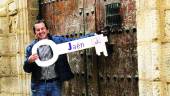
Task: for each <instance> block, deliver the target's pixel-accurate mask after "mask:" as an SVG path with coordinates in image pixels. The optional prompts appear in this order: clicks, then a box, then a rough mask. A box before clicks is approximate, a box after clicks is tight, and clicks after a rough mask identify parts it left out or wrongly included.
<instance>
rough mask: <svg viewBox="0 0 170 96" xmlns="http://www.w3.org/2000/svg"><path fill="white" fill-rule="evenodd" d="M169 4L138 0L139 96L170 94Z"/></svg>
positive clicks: (165, 95) (154, 0)
mask: <svg viewBox="0 0 170 96" xmlns="http://www.w3.org/2000/svg"><path fill="white" fill-rule="evenodd" d="M169 2H170V0H150V1H148V0H136V6H137V12H136V13H137V20H136V21H137V30H138V31H137V42H138V43H137V44H138V47H137V49H138V71H139V96H169V95H170V94H169V93H170V89H169V83H168V82H169V80H170V75H169V73H170V66H169V65H170V61H169V60H170V51H169V50H168V49H170V38H169V37H170V27H169V23H170V19H169V18H170V11H168V10H169V9H168V6H170V5H169V4H170V3H169ZM169 8H170V7H169ZM167 90H168V91H169V93H168V91H167Z"/></svg>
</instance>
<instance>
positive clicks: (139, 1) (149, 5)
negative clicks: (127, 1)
mask: <svg viewBox="0 0 170 96" xmlns="http://www.w3.org/2000/svg"><path fill="white" fill-rule="evenodd" d="M156 1H157V0H151V1H149V2H148V0H136V8H137V10H145V9H147V10H150V9H156V7H157V6H156Z"/></svg>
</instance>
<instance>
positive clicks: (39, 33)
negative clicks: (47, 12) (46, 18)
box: [34, 22, 49, 40]
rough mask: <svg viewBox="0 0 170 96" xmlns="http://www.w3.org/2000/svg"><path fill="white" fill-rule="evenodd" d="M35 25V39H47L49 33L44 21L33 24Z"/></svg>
mask: <svg viewBox="0 0 170 96" xmlns="http://www.w3.org/2000/svg"><path fill="white" fill-rule="evenodd" d="M34 26H35V36H36V37H37V39H39V40H41V39H47V38H48V36H47V34H48V33H49V31H48V29H47V28H46V27H45V24H44V23H42V22H41V23H37V24H35V25H34Z"/></svg>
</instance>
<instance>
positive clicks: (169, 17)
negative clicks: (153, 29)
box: [164, 10, 170, 42]
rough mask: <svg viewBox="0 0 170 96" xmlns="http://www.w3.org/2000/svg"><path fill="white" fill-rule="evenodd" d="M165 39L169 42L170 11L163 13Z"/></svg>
mask: <svg viewBox="0 0 170 96" xmlns="http://www.w3.org/2000/svg"><path fill="white" fill-rule="evenodd" d="M164 37H165V39H167V40H169V41H168V42H170V10H166V11H165V34H164Z"/></svg>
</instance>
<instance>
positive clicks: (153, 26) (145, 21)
mask: <svg viewBox="0 0 170 96" xmlns="http://www.w3.org/2000/svg"><path fill="white" fill-rule="evenodd" d="M139 15H140V16H139ZM139 17H140V18H139ZM158 26H159V15H158V10H149V11H146V12H141V13H140V12H139V13H138V14H137V29H138V31H137V38H138V39H137V41H138V42H146V41H153V40H157V39H159V38H160V32H159V31H158Z"/></svg>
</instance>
